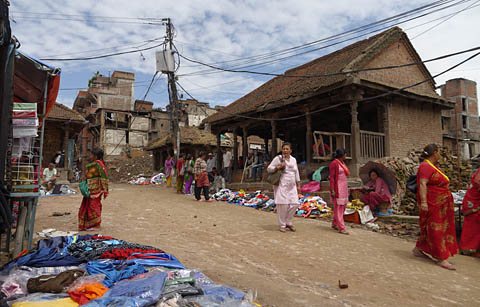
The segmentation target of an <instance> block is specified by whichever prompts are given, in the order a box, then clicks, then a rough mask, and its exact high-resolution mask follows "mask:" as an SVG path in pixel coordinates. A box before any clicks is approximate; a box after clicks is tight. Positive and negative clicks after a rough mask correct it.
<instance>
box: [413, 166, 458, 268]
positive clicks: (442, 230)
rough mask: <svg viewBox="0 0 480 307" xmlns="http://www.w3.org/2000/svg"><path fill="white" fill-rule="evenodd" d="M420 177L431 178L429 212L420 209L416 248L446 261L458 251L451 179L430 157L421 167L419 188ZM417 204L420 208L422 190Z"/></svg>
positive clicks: (428, 184)
mask: <svg viewBox="0 0 480 307" xmlns="http://www.w3.org/2000/svg"><path fill="white" fill-rule="evenodd" d="M420 179H428V183H427V203H428V211H427V210H422V209H420V210H419V211H420V221H419V222H420V237H419V238H418V240H417V247H418V248H419V249H420V250H422V251H423V252H425V253H427V254H429V255H431V256H432V257H434V258H436V259H440V260H445V259H448V258H449V257H451V256H453V255H455V254H457V253H458V247H457V239H456V235H455V212H454V207H453V197H452V193H450V191H449V190H448V185H449V183H450V180H449V179H448V177H447V176H446V175H445V174H443V172H442V171H441V170H440V169H438V168H437V167H436V166H434V165H433V164H432V163H431V162H430V161H428V160H426V161H424V162H422V163H421V164H420V167H419V168H418V173H417V184H418V186H419V187H420ZM417 203H418V207H419V208H420V206H421V199H420V189H418V192H417Z"/></svg>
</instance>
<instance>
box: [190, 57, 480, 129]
mask: <svg viewBox="0 0 480 307" xmlns="http://www.w3.org/2000/svg"><path fill="white" fill-rule="evenodd" d="M478 55H480V52H477V53H475V54H474V55H472V56H470V57H468V58H466V59H465V60H463V61H461V62H459V63H457V64H455V65H453V66H451V67H449V68H448V69H446V70H444V71H442V72H440V73H438V74H436V75H434V76H432V78H433V79H434V78H437V77H439V76H441V75H443V74H445V73H447V72H449V71H451V70H453V69H455V68H457V67H458V66H460V65H463V64H465V63H466V62H468V61H471V60H472V59H473V58H475V57H477V56H478ZM430 80H432V79H431V78H427V79H425V80H423V81H420V82H417V83H415V84H412V85H408V86H405V87H402V88H399V89H396V90H392V91H388V92H386V93H383V94H379V95H376V96H372V97H366V98H362V99H359V100H348V101H344V102H341V103H337V104H334V105H330V106H328V107H325V108H321V109H317V110H315V111H311V112H310V113H309V114H315V113H319V112H323V111H326V110H329V109H333V108H336V107H339V106H342V105H347V104H350V103H352V102H354V101H356V102H364V101H371V100H375V99H378V98H382V97H385V96H389V95H392V94H396V93H400V92H401V91H404V90H407V89H410V88H413V87H416V86H418V85H421V84H423V83H426V82H429V81H430ZM193 99H195V98H193ZM195 100H196V99H195ZM217 111H218V112H220V113H224V114H226V115H230V116H233V117H239V118H245V119H252V120H259V121H283V120H292V119H297V118H301V117H303V116H305V115H306V114H305V113H303V114H300V115H295V116H290V117H283V118H262V117H253V116H247V115H241V114H235V113H230V112H227V111H224V110H223V109H219V110H217Z"/></svg>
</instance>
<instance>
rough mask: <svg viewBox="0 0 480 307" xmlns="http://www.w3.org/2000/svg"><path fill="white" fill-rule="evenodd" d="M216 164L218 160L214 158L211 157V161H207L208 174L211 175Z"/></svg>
mask: <svg viewBox="0 0 480 307" xmlns="http://www.w3.org/2000/svg"><path fill="white" fill-rule="evenodd" d="M215 164H217V159H215V158H214V157H211V158H210V159H208V161H207V172H208V173H210V172H211V171H212V170H213V168H214V167H215Z"/></svg>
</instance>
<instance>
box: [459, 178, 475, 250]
mask: <svg viewBox="0 0 480 307" xmlns="http://www.w3.org/2000/svg"><path fill="white" fill-rule="evenodd" d="M477 177H478V178H477ZM462 213H463V216H464V220H463V229H462V237H461V239H460V250H461V251H462V253H463V254H466V255H472V256H477V257H480V170H477V171H476V172H475V173H474V174H473V175H472V179H471V181H470V188H469V189H468V191H467V194H465V197H464V198H463V204H462Z"/></svg>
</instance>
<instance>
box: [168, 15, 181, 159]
mask: <svg viewBox="0 0 480 307" xmlns="http://www.w3.org/2000/svg"><path fill="white" fill-rule="evenodd" d="M167 41H168V46H169V48H170V50H172V52H173V50H174V48H173V25H172V21H171V19H170V18H167ZM167 76H168V93H169V99H170V114H169V116H170V123H171V127H170V132H171V134H172V137H173V140H172V145H173V154H174V156H175V159H176V160H178V159H179V157H180V127H179V118H178V117H179V116H178V113H179V105H178V94H177V84H176V80H175V72H174V71H170V72H168V73H167Z"/></svg>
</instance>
